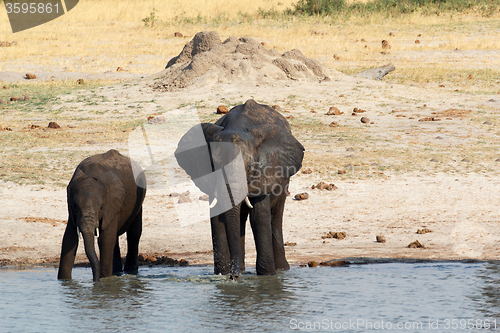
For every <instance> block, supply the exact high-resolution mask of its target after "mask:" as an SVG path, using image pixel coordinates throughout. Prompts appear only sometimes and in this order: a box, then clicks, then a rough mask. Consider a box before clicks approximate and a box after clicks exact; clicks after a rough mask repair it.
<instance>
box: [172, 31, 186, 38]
mask: <svg viewBox="0 0 500 333" xmlns="http://www.w3.org/2000/svg"><path fill="white" fill-rule="evenodd" d="M174 37H184V35H183V34H182V33H180V32H178V31H176V32H174Z"/></svg>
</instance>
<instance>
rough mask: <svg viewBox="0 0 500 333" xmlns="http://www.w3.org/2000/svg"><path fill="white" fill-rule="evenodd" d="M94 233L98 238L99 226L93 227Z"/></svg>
mask: <svg viewBox="0 0 500 333" xmlns="http://www.w3.org/2000/svg"><path fill="white" fill-rule="evenodd" d="M95 235H96V237H97V238H99V228H96V229H95Z"/></svg>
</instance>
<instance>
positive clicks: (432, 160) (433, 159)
mask: <svg viewBox="0 0 500 333" xmlns="http://www.w3.org/2000/svg"><path fill="white" fill-rule="evenodd" d="M429 162H433V163H437V162H439V161H438V160H437V159H435V158H431V159H430V160H429Z"/></svg>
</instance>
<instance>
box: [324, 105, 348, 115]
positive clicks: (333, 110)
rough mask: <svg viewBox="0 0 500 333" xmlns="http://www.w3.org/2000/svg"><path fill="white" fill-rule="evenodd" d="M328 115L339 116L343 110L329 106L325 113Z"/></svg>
mask: <svg viewBox="0 0 500 333" xmlns="http://www.w3.org/2000/svg"><path fill="white" fill-rule="evenodd" d="M326 114H327V115H328V116H340V115H342V114H344V112H340V110H339V109H337V108H336V107H335V106H332V107H330V109H329V110H328V112H327V113H326Z"/></svg>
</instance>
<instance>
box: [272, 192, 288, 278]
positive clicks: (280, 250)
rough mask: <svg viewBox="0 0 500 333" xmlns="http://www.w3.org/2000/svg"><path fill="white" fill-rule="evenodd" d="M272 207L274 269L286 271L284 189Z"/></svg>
mask: <svg viewBox="0 0 500 333" xmlns="http://www.w3.org/2000/svg"><path fill="white" fill-rule="evenodd" d="M275 200H276V202H275V204H274V207H273V208H272V209H271V216H272V220H271V228H272V233H273V254H274V265H275V267H276V270H279V271H287V270H289V269H290V265H289V264H288V261H287V260H286V256H285V244H284V241H283V211H284V210H285V201H286V191H283V193H282V194H280V196H279V197H278V198H276V199H275Z"/></svg>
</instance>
